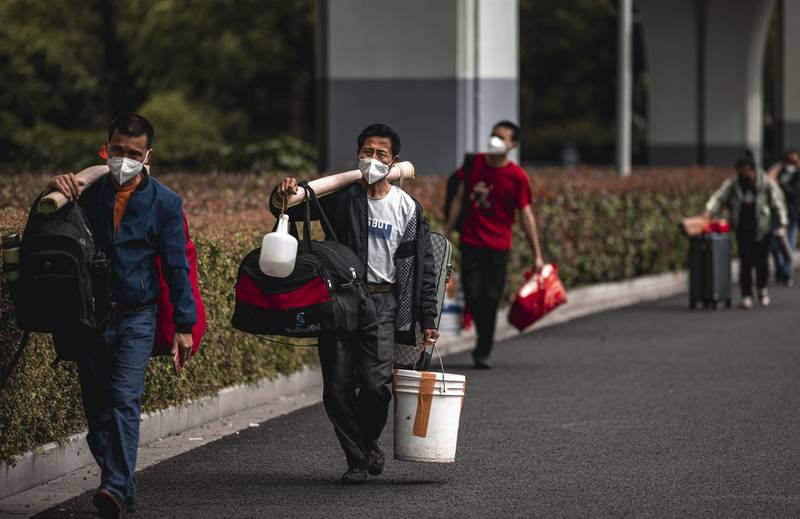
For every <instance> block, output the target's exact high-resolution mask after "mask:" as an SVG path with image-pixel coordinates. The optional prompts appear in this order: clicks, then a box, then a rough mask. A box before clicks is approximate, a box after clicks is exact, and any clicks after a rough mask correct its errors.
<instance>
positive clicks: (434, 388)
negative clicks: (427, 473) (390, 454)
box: [392, 369, 467, 463]
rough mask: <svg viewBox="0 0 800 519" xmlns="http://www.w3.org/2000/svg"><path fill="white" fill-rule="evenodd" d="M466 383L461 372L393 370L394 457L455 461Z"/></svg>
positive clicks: (441, 461)
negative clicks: (459, 373)
mask: <svg viewBox="0 0 800 519" xmlns="http://www.w3.org/2000/svg"><path fill="white" fill-rule="evenodd" d="M466 386H467V380H466V378H465V377H464V375H455V374H452V373H435V372H430V371H422V372H420V371H411V370H405V369H396V370H394V376H393V377H392V389H393V390H394V457H395V459H398V460H403V461H423V462H429V463H453V462H454V461H455V459H456V444H457V443H458V424H459V421H460V419H461V407H462V405H463V403H464V392H465V390H466ZM421 389H422V390H421Z"/></svg>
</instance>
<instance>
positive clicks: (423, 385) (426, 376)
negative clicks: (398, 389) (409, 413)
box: [411, 371, 436, 438]
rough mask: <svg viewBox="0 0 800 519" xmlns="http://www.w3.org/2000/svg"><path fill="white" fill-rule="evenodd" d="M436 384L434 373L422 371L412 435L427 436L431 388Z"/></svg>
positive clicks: (431, 401)
mask: <svg viewBox="0 0 800 519" xmlns="http://www.w3.org/2000/svg"><path fill="white" fill-rule="evenodd" d="M435 386H436V373H431V372H429V371H423V372H422V380H421V381H420V383H419V395H418V396H417V413H416V416H415V417H414V428H413V429H411V432H412V434H414V436H419V437H420V438H425V437H426V436H428V420H429V419H430V417H431V404H432V403H433V390H434V388H435Z"/></svg>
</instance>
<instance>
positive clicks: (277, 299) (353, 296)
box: [231, 182, 367, 337]
mask: <svg viewBox="0 0 800 519" xmlns="http://www.w3.org/2000/svg"><path fill="white" fill-rule="evenodd" d="M301 185H302V186H303V187H304V189H305V192H306V199H305V201H304V202H303V203H304V204H305V214H304V218H303V220H304V223H305V226H304V230H303V238H302V240H301V241H300V246H299V250H298V253H297V260H296V262H295V266H294V270H293V271H292V273H291V274H290V275H289V276H288V277H286V278H276V277H271V276H267V275H266V274H264V273H263V272H261V269H260V268H259V266H258V259H259V256H260V255H261V249H260V248H259V249H256V250H254V251H252V252H250V253H249V254H248V255H247V256H245V258H244V260H243V261H242V263H241V265H239V274H238V277H237V281H236V289H235V294H236V305H235V307H234V310H233V318H232V319H231V324H232V326H233V327H234V328H236V329H237V330H241V331H243V332H248V333H252V334H255V335H281V336H284V337H320V336H333V337H342V336H345V335H347V334H351V333H354V332H356V331H358V330H359V329H360V328H361V320H362V317H363V315H364V312H365V310H366V305H367V290H366V287H365V286H364V282H363V281H362V280H363V278H364V265H363V264H362V263H361V261H359V259H358V256H357V255H356V254H355V253H354V252H353V251H352V250H350V249H349V248H348V247H345V246H344V245H342V244H341V243H339V241H338V238H337V237H336V233H335V232H334V230H333V227H332V226H331V224H330V222H329V221H328V218H327V216H326V215H325V212H324V211H323V209H322V206H321V205H320V204H319V201H318V200H317V197H316V194H315V193H314V191H313V190H312V189H311V188H310V187H309V186H308V183H305V182H304V183H301ZM312 203H313V204H314V205H315V207H316V208H317V209H318V210H319V214H320V222H321V223H322V225H323V228H324V230H325V235H326V237H328V238H333V239H332V240H325V241H312V240H311V234H310V232H311V208H310V206H311V204H312Z"/></svg>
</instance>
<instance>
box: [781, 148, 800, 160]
mask: <svg viewBox="0 0 800 519" xmlns="http://www.w3.org/2000/svg"><path fill="white" fill-rule="evenodd" d="M792 155H800V151H798V150H797V148H789V149H787V150H786V151H784V152H783V160H789V157H791V156H792Z"/></svg>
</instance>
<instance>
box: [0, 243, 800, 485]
mask: <svg viewBox="0 0 800 519" xmlns="http://www.w3.org/2000/svg"><path fill="white" fill-rule="evenodd" d="M794 260H795V262H797V261H798V260H800V252H795V254H794ZM738 271H739V261H738V260H733V265H732V279H733V280H734V283H736V280H737V279H738ZM688 284H689V282H688V273H687V272H686V271H678V272H667V273H664V274H656V275H653V276H644V277H640V278H636V279H632V280H628V281H619V282H613V283H600V284H596V285H589V286H586V287H580V288H576V289H573V290H571V291H570V292H569V293H568V297H569V301H567V303H566V304H564V305H562V306H561V307H559V308H558V311H557V312H553V313H551V314H549V315H548V316H546V317H544V318H543V319H542V320H540V321H539V322H537V323H536V324H535V325H534V326H532V327H530V328H528V329H526V330H525V331H523V332H518V331H517V330H516V328H514V327H513V326H511V325H510V324H509V323H508V321H507V320H506V312H507V309H501V310H500V311H499V312H498V319H497V329H496V331H495V340H496V341H502V340H505V339H509V338H511V337H515V336H517V335H521V334H527V333H531V332H534V331H537V330H541V329H542V328H546V327H548V326H554V325H557V324H561V323H564V322H567V321H571V320H573V319H578V318H580V317H583V316H586V315H590V314H594V313H599V312H605V311H609V310H614V309H616V308H622V307H624V306H630V305H634V304H638V303H644V302H648V301H655V300H657V299H663V298H666V297H672V296H675V295H678V294H681V293H685V292H686V291H687V288H688ZM687 307H688V305H687ZM474 339H475V332H474V330H472V331H470V332H465V333H462V334H460V335H450V336H444V337H442V338H440V339H439V341H438V343H437V345H436V346H437V349H438V350H439V352H440V353H441V355H442V356H446V355H452V354H455V353H461V352H465V351H469V350H471V349H472V348H473V344H474ZM321 385H322V375H321V372H320V370H319V367H318V366H306V367H304V368H303V369H301V370H300V371H297V372H295V373H292V374H290V375H281V376H278V377H277V378H274V379H272V380H270V379H263V380H261V381H259V382H257V383H256V384H250V385H245V384H240V385H235V386H230V387H226V388H223V389H221V390H219V392H217V394H216V395H213V396H207V397H203V398H201V399H199V400H196V401H190V402H189V403H187V404H186V405H183V406H180V407H176V406H171V407H168V408H166V409H162V410H159V411H154V412H152V413H147V414H143V415H142V419H141V430H140V433H139V445H146V444H148V443H152V442H154V441H157V440H159V439H161V438H165V437H167V436H170V435H174V434H180V433H181V432H183V431H186V430H188V429H191V428H193V427H197V426H200V425H203V424H206V423H209V422H212V421H215V420H218V419H221V418H226V417H228V416H231V415H234V414H236V413H239V412H242V411H244V410H247V409H250V408H253V407H256V406H259V405H262V404H265V403H267V402H270V401H274V400H276V399H278V398H280V397H285V396H289V395H294V394H297V393H300V392H303V391H307V390H309V389H312V388H314V387H319V386H321ZM92 463H94V459H93V458H92V455H91V453H90V452H89V446H88V444H87V443H86V431H83V432H81V433H78V434H75V435H73V436H71V437H69V438H68V439H67V440H66V441H64V442H63V443H61V444H59V443H56V442H51V443H46V444H44V445H41V446H39V447H38V448H36V449H34V450H32V451H28V452H26V453H25V454H22V455H21V456H19V457H18V458H17V459H16V463H15V465H13V466H12V465H8V464H2V465H0V499H3V498H6V497H9V496H11V495H14V494H16V493H19V492H22V491H24V490H27V489H29V488H33V487H35V486H39V485H42V484H44V483H47V482H48V481H51V480H53V479H56V478H59V477H61V476H64V475H66V474H69V473H71V472H73V471H75V470H78V469H81V468H83V467H85V466H87V465H90V464H92Z"/></svg>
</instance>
